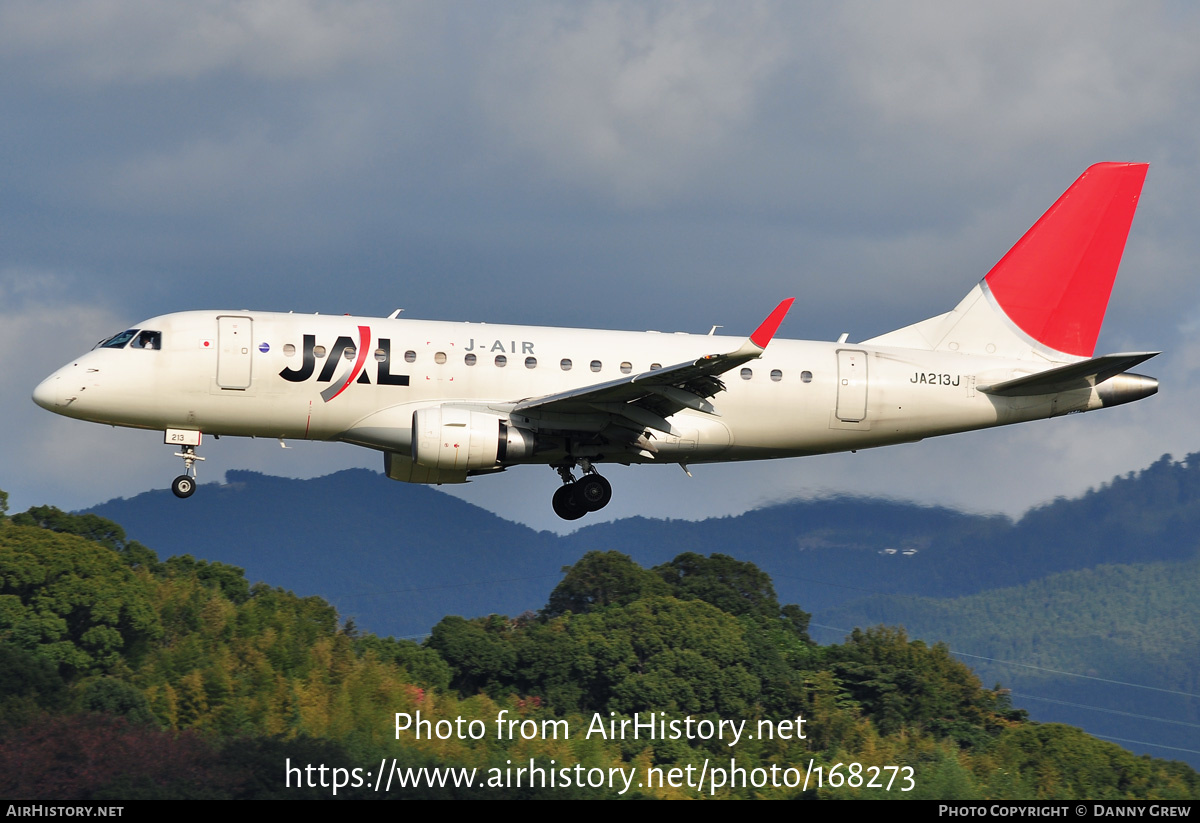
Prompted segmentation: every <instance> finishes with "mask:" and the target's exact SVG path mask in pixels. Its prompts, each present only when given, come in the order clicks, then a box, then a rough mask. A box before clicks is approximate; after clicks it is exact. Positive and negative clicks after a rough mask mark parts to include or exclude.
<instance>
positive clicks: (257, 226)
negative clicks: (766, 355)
mask: <svg viewBox="0 0 1200 823" xmlns="http://www.w3.org/2000/svg"><path fill="white" fill-rule="evenodd" d="M1198 18H1200V12H1197V11H1195V10H1194V9H1193V7H1192V6H1191V5H1189V4H1184V3H1161V4H1149V5H1145V4H1144V5H1141V6H1138V7H1137V8H1136V9H1133V8H1132V7H1129V6H1127V5H1122V4H1109V3H1063V4H1056V5H1054V6H1051V7H1046V6H1044V5H1042V4H1039V5H1032V4H1022V3H1016V4H1013V3H995V4H970V5H963V4H949V3H931V4H925V3H913V4H903V5H880V4H876V3H845V4H837V5H833V6H824V7H813V6H808V5H796V4H786V3H769V2H763V3H740V4H736V5H731V4H721V3H691V4H682V5H678V4H671V5H668V4H664V5H646V4H643V3H633V2H590V3H571V4H565V3H555V2H523V3H511V4H487V3H440V4H418V3H383V2H355V3H319V2H310V3H277V2H246V3H221V2H213V3H190V4H182V5H162V4H154V3H144V2H134V1H133V0H107V1H106V2H86V3H82V2H80V3H59V4H42V3H24V2H7V3H4V4H0V139H2V140H3V141H4V145H5V146H6V156H7V157H8V158H9V159H10V162H9V163H6V164H4V166H3V167H0V186H3V187H4V190H5V192H6V196H5V198H3V199H0V225H3V227H4V238H5V242H4V244H3V245H2V246H0V271H3V272H4V274H3V281H2V282H0V286H2V289H0V297H2V298H3V302H2V303H0V320H3V322H4V327H5V331H4V338H3V339H4V341H5V342H6V343H8V344H9V345H10V346H19V345H20V344H21V341H23V340H24V339H26V338H25V336H26V335H34V336H39V335H42V334H44V333H45V332H44V331H43V330H45V329H55V330H57V334H55V335H54V340H53V342H52V343H46V344H39V345H38V346H36V347H35V349H36V351H35V352H34V354H32V355H30V356H29V357H28V358H25V359H24V360H23V361H20V362H17V361H12V360H10V361H8V362H6V364H5V365H4V366H3V367H0V368H3V369H4V370H5V374H4V375H3V376H4V377H5V379H6V385H10V386H15V387H17V388H14V389H13V390H12V391H10V392H7V393H5V396H4V397H3V398H2V399H0V408H2V409H3V415H4V419H5V421H6V423H7V425H8V427H9V428H10V430H11V429H16V430H19V431H20V432H21V433H22V438H21V439H22V441H23V442H22V443H19V444H16V443H13V442H9V443H7V444H5V445H3V446H0V449H3V451H2V452H0V458H2V460H3V462H2V463H0V465H2V467H3V470H4V471H5V473H6V475H7V476H6V477H5V478H2V479H0V483H2V484H6V485H5V487H6V488H9V490H10V491H15V492H17V493H18V494H19V495H22V496H23V497H18V498H17V499H25V498H32V497H33V496H34V492H35V491H36V493H37V494H40V495H42V496H43V497H44V499H48V500H50V501H51V502H55V501H69V502H70V504H71V505H79V504H82V503H86V502H94V501H95V500H99V499H102V498H103V497H105V496H108V495H110V494H112V493H115V492H113V491H112V489H113V488H114V485H115V486H118V487H120V488H121V489H122V490H123V492H122V493H129V492H132V491H136V490H138V489H139V488H145V487H148V486H151V485H156V486H162V485H165V482H166V480H167V479H169V477H170V476H171V473H172V472H173V471H174V469H175V468H176V467H175V465H174V461H173V458H170V457H169V455H168V456H166V457H163V456H162V450H163V449H165V447H162V446H161V445H159V444H158V443H157V441H154V438H153V436H152V435H146V434H138V433H131V432H113V431H110V430H106V429H101V428H100V427H91V426H86V425H84V424H79V423H74V422H72V421H57V420H53V419H50V418H49V416H48V415H46V414H45V413H44V412H42V411H40V410H38V409H36V408H35V407H34V406H33V405H32V403H29V401H28V391H29V390H31V389H32V386H33V384H35V383H36V381H37V379H38V378H39V377H40V376H41V375H42V374H44V373H46V372H49V371H50V370H51V369H52V368H54V367H55V366H56V365H58V364H59V363H61V362H63V361H65V360H66V359H67V358H69V357H70V356H72V354H74V353H75V352H76V351H78V350H80V349H81V348H82V349H85V348H87V347H88V346H89V345H90V344H91V342H93V341H94V339H97V338H99V337H101V336H103V335H105V334H110V333H112V332H113V331H115V330H116V329H117V328H119V327H121V326H122V325H126V324H129V323H133V322H136V320H137V319H139V318H140V317H145V316H150V315H152V314H157V313H161V312H166V311H174V310H180V309H187V308H203V307H229V306H247V307H252V308H262V309H284V310H286V309H296V310H300V311H322V312H331V311H336V312H341V311H352V312H358V313H371V314H385V313H387V312H389V311H390V310H391V309H392V308H395V307H396V306H404V307H406V308H407V310H408V313H409V315H410V316H418V317H430V318H445V319H466V318H469V319H474V320H490V321H493V322H525V323H534V324H547V325H578V326H600V327H617V328H661V329H665V330H676V329H680V330H692V331H704V330H707V328H708V327H709V325H711V324H713V323H720V324H723V325H725V327H726V330H727V331H729V332H730V333H737V332H740V331H748V330H749V329H751V328H753V325H754V324H755V323H756V322H758V320H760V319H761V316H762V313H763V312H764V311H765V310H766V309H768V308H769V307H770V306H771V305H773V304H774V302H775V301H776V300H777V299H779V298H780V297H782V296H785V295H789V294H795V295H797V296H798V297H799V298H800V300H799V302H798V304H797V306H796V308H795V310H794V311H793V314H792V316H791V317H790V318H789V320H788V322H787V324H786V325H785V327H784V328H783V330H782V333H783V334H784V335H786V336H790V337H811V338H819V339H833V338H834V337H836V336H837V335H838V334H839V333H840V332H842V331H847V332H850V334H851V339H862V338H865V337H868V336H871V335H873V334H877V333H880V332H882V331H885V330H887V329H890V328H895V327H898V326H902V325H905V324H907V323H910V322H913V321H914V320H917V319H920V318H922V317H925V316H929V315H932V314H935V313H938V312H941V311H944V310H947V309H949V308H951V307H952V306H953V305H954V303H955V302H956V301H957V299H958V298H959V297H960V296H961V295H962V294H964V293H965V292H966V291H967V289H969V288H970V286H971V285H972V284H973V283H974V282H975V281H976V280H978V279H979V277H981V276H982V275H983V274H984V273H985V272H986V271H987V269H988V268H989V267H990V266H991V265H992V264H993V263H994V262H995V261H996V260H997V259H998V258H999V257H1000V256H1001V255H1002V254H1003V253H1004V252H1005V251H1006V250H1007V248H1008V247H1009V245H1011V243H1012V242H1014V241H1015V240H1016V239H1017V238H1018V237H1019V236H1020V234H1021V233H1022V232H1023V231H1024V230H1025V229H1026V228H1027V227H1028V226H1029V225H1030V224H1031V223H1032V222H1033V221H1034V220H1035V219H1036V218H1037V216H1038V215H1039V214H1041V212H1042V211H1043V210H1044V209H1045V208H1046V207H1047V206H1048V205H1049V204H1050V203H1051V202H1052V201H1053V200H1054V198H1055V197H1057V195H1058V194H1059V193H1061V191H1062V190H1063V189H1065V188H1066V186H1067V185H1069V184H1070V182H1071V181H1072V180H1073V179H1074V178H1075V177H1076V176H1077V175H1078V174H1079V173H1080V172H1081V171H1082V170H1083V169H1084V168H1085V167H1086V166H1087V165H1089V164H1090V163H1092V162H1096V161H1099V160H1123V159H1132V160H1148V161H1150V162H1151V163H1152V168H1151V171H1150V176H1149V178H1148V180H1147V184H1146V188H1145V191H1144V195H1143V200H1142V206H1141V210H1140V213H1139V216H1138V218H1137V221H1136V222H1135V224H1134V231H1133V234H1132V235H1131V238H1130V242H1129V246H1128V249H1127V253H1126V259H1125V264H1124V266H1123V273H1122V276H1121V278H1120V279H1119V280H1118V284H1117V288H1116V290H1115V292H1114V297H1113V304H1112V306H1111V308H1110V312H1109V317H1108V321H1107V324H1106V328H1105V332H1104V334H1103V336H1102V338H1101V343H1100V346H1101V348H1102V349H1107V350H1121V349H1146V348H1158V347H1164V348H1171V349H1172V350H1173V353H1172V354H1171V356H1170V358H1160V361H1161V362H1160V361H1153V362H1152V363H1151V364H1150V366H1151V368H1149V369H1148V370H1150V371H1153V372H1156V373H1158V374H1160V376H1162V377H1163V378H1164V391H1163V394H1162V395H1160V396H1159V397H1157V398H1154V399H1153V400H1150V401H1147V402H1146V403H1143V404H1138V405H1137V406H1136V407H1129V408H1128V409H1120V410H1115V411H1113V412H1107V413H1104V414H1102V415H1088V416H1086V417H1084V418H1082V419H1080V418H1073V419H1070V420H1067V421H1052V422H1050V423H1047V424H1044V425H1041V424H1039V425H1033V426H1028V427H1024V428H1018V429H1009V430H1002V431H997V432H990V433H983V434H977V435H963V436H957V437H953V438H948V439H946V440H943V441H939V442H931V443H925V444H921V445H919V446H913V447H903V448H897V449H892V450H885V451H881V452H877V453H873V454H869V453H862V454H859V455H855V456H834V457H824V458H817V459H813V460H804V461H787V462H783V463H778V464H763V465H761V466H736V467H702V468H700V469H697V470H696V472H695V474H696V475H697V476H696V478H695V479H693V480H689V479H688V478H686V477H684V476H682V474H679V478H678V480H677V481H674V482H669V483H668V482H663V481H662V480H661V477H660V476H659V475H658V473H657V472H655V471H654V470H653V469H649V468H641V469H632V470H629V471H627V472H621V473H620V475H621V479H620V480H619V482H618V497H617V501H616V502H615V503H614V504H613V508H612V509H611V510H610V511H611V512H614V513H633V512H634V511H638V512H641V513H656V512H661V513H664V514H677V515H681V516H682V515H686V516H696V515H698V514H699V513H702V512H705V511H724V510H729V511H732V510H737V509H740V508H744V507H746V506H749V505H754V504H756V503H759V502H762V501H765V500H770V499H775V498H777V497H780V496H784V495H789V494H812V493H819V492H824V491H836V490H839V489H851V490H864V491H871V492H873V493H886V492H887V491H888V490H889V489H892V490H894V489H904V490H905V493H906V494H911V495H915V496H917V497H919V498H920V499H923V500H931V501H943V502H949V503H953V504H955V505H961V506H966V507H973V508H980V509H984V510H1002V511H1010V512H1015V511H1019V510H1021V509H1022V508H1023V507H1026V506H1029V505H1032V504H1034V503H1036V502H1038V501H1039V500H1042V499H1045V498H1046V497H1047V496H1052V495H1054V494H1063V493H1071V492H1074V491H1078V490H1082V489H1083V488H1086V486H1087V485H1089V484H1091V483H1095V482H1099V481H1101V480H1103V479H1104V477H1105V476H1106V475H1107V474H1111V473H1114V472H1117V471H1127V470H1130V469H1135V468H1139V467H1141V466H1143V465H1146V464H1148V463H1149V462H1151V461H1152V460H1153V459H1154V458H1156V457H1157V456H1158V454H1160V453H1161V452H1162V451H1174V452H1176V453H1183V452H1185V451H1187V450H1189V449H1191V448H1194V445H1193V444H1192V442H1191V441H1192V438H1193V432H1192V431H1191V428H1192V427H1191V424H1190V417H1189V413H1188V412H1189V408H1191V407H1194V406H1189V404H1192V403H1194V402H1195V401H1196V400H1200V398H1196V397H1193V396H1192V393H1191V392H1190V390H1189V389H1187V388H1186V386H1187V385H1188V381H1189V379H1190V376H1191V373H1192V371H1194V369H1195V366H1194V365H1189V364H1192V363H1193V361H1200V354H1197V353H1195V352H1194V351H1193V350H1192V349H1193V347H1192V346H1191V343H1190V339H1191V335H1190V334H1189V333H1182V332H1181V333H1179V334H1176V333H1174V332H1171V331H1170V330H1171V329H1172V328H1175V327H1180V328H1183V327H1185V326H1186V327H1188V328H1189V329H1194V324H1195V323H1196V318H1198V317H1200V291H1198V289H1197V286H1196V284H1195V278H1194V275H1193V270H1194V263H1193V261H1194V260H1195V259H1196V257H1197V252H1198V248H1197V240H1196V237H1195V231H1194V225H1193V224H1194V215H1195V214H1196V213H1198V211H1200V202H1198V200H1197V198H1198V197H1200V195H1198V194H1197V192H1200V185H1197V178H1198V158H1197V155H1196V148H1195V139H1194V135H1195V134H1196V133H1197V132H1198V131H1200V123H1198V122H1197V120H1198V116H1200V106H1198V105H1197V102H1198V101H1197V99H1196V95H1197V89H1200V53H1197V52H1196V50H1195V49H1194V47H1193V44H1194V42H1195V41H1196V38H1197V36H1198V35H1200V24H1198V23H1200V20H1198ZM1189 324H1192V325H1190V326H1189ZM1164 336H1165V337H1166V339H1164ZM1143 407H1144V408H1143ZM1097 440H1099V441H1100V442H1103V443H1104V447H1103V448H1099V447H1097V446H1096V445H1095V443H1096V441H1097ZM152 441H153V442H152ZM237 442H239V441H233V443H231V444H229V445H226V443H225V442H224V441H223V442H222V444H220V446H219V451H220V455H221V456H220V460H219V461H218V460H217V459H215V458H214V459H212V460H210V461H209V462H208V464H206V466H205V467H204V470H205V471H206V472H207V473H209V475H210V476H216V475H219V472H220V470H221V468H222V467H235V466H252V467H258V468H263V469H265V470H275V471H279V472H283V473H296V474H308V473H319V472H320V471H321V470H323V468H335V467H340V466H344V465H358V464H364V463H365V464H368V465H374V463H375V462H376V461H375V455H372V454H369V453H359V452H357V451H354V450H350V449H337V448H318V447H313V448H310V449H297V450H295V451H294V452H280V451H279V450H278V447H277V446H275V445H274V444H256V443H249V444H247V443H244V442H243V443H242V444H241V446H235V445H234V443H237ZM39 443H41V444H44V448H45V451H46V454H47V455H51V456H49V457H44V458H43V457H39V454H40V452H39V449H38V446H37V444H39ZM109 444H119V445H117V446H114V445H109ZM135 444H144V445H135ZM156 449H157V451H156ZM213 451H214V453H216V452H217V451H218V447H217V446H216V445H215V444H214V446H213ZM118 453H119V454H120V455H125V456H127V459H125V460H118V459H116V457H115V455H117V454H118ZM81 455H82V456H84V457H85V458H86V457H87V456H91V458H92V459H94V460H96V461H99V462H106V461H107V462H106V465H108V468H109V471H108V473H107V474H106V476H105V477H104V478H103V479H100V478H97V477H94V476H90V475H89V473H88V472H86V471H81V470H80V465H79V464H77V463H73V462H72V461H73V460H74V459H76V458H78V457H79V456H81ZM109 458H112V459H111V460H109ZM980 461H983V462H985V463H986V464H987V465H989V466H991V467H993V471H991V472H990V473H980V472H979V471H978V470H977V469H972V468H971V467H972V466H977V465H978V464H979V462H980ZM84 462H85V463H86V459H85V461H84ZM672 471H673V470H672ZM675 473H677V472H675ZM522 475H523V477H525V476H527V477H529V478H543V479H542V480H537V479H530V480H529V481H528V482H530V483H531V484H533V485H534V486H535V487H536V486H538V484H541V483H545V484H548V488H549V485H552V483H553V475H552V473H550V472H547V471H545V470H544V469H542V470H537V469H525V470H522ZM13 476H17V477H21V478H23V479H21V480H20V481H17V482H14V481H13V480H10V479H9V477H13ZM650 484H654V488H651V486H650ZM677 484H678V485H677ZM523 485H524V483H520V484H513V483H509V484H505V483H504V482H503V481H502V480H499V479H497V478H492V479H489V480H487V481H481V482H480V483H477V484H472V488H471V489H467V490H463V492H462V493H463V494H466V495H468V496H472V495H474V496H475V499H478V500H480V501H482V502H487V503H488V505H492V506H494V507H496V508H499V509H502V510H504V511H505V512H506V513H508V514H510V515H520V516H528V517H530V518H532V519H534V520H536V519H537V518H540V517H542V516H543V515H544V512H542V511H541V510H542V509H543V508H545V507H544V501H543V500H542V497H544V495H542V494H541V492H539V491H536V489H535V490H534V491H533V492H532V496H533V497H534V499H533V500H530V499H528V498H529V496H530V494H531V493H530V492H527V491H525V490H523V489H521V488H519V487H520V486H523ZM664 489H665V491H664ZM401 492H402V490H398V493H401ZM56 495H57V496H56ZM646 500H654V501H655V502H654V505H653V506H651V507H647V506H646V504H645V502H644V501H646ZM634 501H637V502H636V503H635V502H634ZM27 502H28V503H32V502H40V501H39V500H36V499H27ZM533 509H536V510H537V513H536V514H528V512H530V511H531V510H533Z"/></svg>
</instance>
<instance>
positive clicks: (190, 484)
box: [171, 446, 204, 498]
mask: <svg viewBox="0 0 1200 823" xmlns="http://www.w3.org/2000/svg"><path fill="white" fill-rule="evenodd" d="M180 448H182V449H183V451H182V452H175V456H176V457H182V458H183V474H181V475H179V476H178V477H176V478H175V479H174V480H172V481H171V491H172V492H174V493H175V496H176V497H179V498H185V497H191V496H192V495H193V494H195V492H196V461H197V460H203V459H204V458H203V457H200V456H199V455H197V454H196V447H195V446H181V447H180Z"/></svg>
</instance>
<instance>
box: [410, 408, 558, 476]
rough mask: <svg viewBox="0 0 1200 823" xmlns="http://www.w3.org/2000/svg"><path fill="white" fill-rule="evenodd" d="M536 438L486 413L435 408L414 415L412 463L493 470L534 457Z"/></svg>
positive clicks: (421, 410) (439, 466)
mask: <svg viewBox="0 0 1200 823" xmlns="http://www.w3.org/2000/svg"><path fill="white" fill-rule="evenodd" d="M534 441H535V436H534V433H533V432H531V431H527V430H525V429H519V428H517V427H516V426H510V425H508V423H506V422H505V421H504V420H502V419H501V418H500V417H498V416H497V415H494V414H488V413H487V412H479V411H471V410H470V409H463V408H456V407H454V406H433V407H430V408H425V409H418V410H417V411H416V412H414V413H413V424H412V457H413V462H414V463H417V464H418V465H421V466H425V467H427V468H430V469H448V470H463V469H494V468H497V467H499V466H502V465H505V464H508V463H519V462H521V461H523V460H526V459H528V458H530V457H532V456H533V449H534Z"/></svg>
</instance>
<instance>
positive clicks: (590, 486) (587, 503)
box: [550, 460, 612, 520]
mask: <svg viewBox="0 0 1200 823" xmlns="http://www.w3.org/2000/svg"><path fill="white" fill-rule="evenodd" d="M579 465H580V468H582V469H583V476H582V477H580V478H579V479H578V480H576V479H575V475H574V474H572V473H571V469H572V468H573V467H572V466H569V465H567V466H555V467H554V468H555V470H556V471H557V472H558V475H559V477H561V478H562V481H563V485H562V486H560V487H559V488H558V491H556V492H554V497H553V498H551V500H550V504H551V505H552V506H553V507H554V513H555V514H557V515H558V516H559V517H561V518H562V519H563V520H578V519H579V518H581V517H583V516H584V515H585V514H587V513H588V512H597V511H600V510H601V509H603V508H604V507H605V506H607V505H608V501H610V500H612V484H611V483H609V482H608V481H607V480H605V479H604V478H603V477H601V476H600V475H599V474H598V473H597V472H596V469H595V468H594V467H593V466H592V464H591V463H590V462H589V461H587V460H580V461H579Z"/></svg>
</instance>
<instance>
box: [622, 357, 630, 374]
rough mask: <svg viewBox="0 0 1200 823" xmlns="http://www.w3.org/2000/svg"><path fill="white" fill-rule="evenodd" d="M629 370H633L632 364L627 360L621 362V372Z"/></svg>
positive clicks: (627, 372) (624, 372) (626, 372)
mask: <svg viewBox="0 0 1200 823" xmlns="http://www.w3.org/2000/svg"><path fill="white" fill-rule="evenodd" d="M631 371H633V364H632V363H630V362H629V361H628V360H626V361H625V362H624V363H622V364H621V374H629V373H630V372H631Z"/></svg>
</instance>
